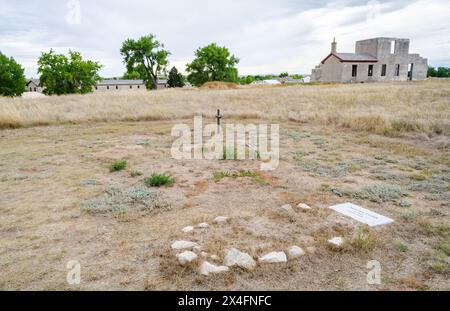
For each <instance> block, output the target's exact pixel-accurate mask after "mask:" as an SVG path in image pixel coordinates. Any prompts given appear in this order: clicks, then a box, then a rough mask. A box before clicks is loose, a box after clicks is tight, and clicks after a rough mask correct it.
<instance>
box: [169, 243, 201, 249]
mask: <svg viewBox="0 0 450 311" xmlns="http://www.w3.org/2000/svg"><path fill="white" fill-rule="evenodd" d="M195 247H198V244H197V243H194V242H189V241H176V242H174V243H173V244H172V249H176V250H185V249H188V250H189V249H190V250H192V249H194V248H195Z"/></svg>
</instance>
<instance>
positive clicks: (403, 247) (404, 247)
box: [394, 240, 408, 253]
mask: <svg viewBox="0 0 450 311" xmlns="http://www.w3.org/2000/svg"><path fill="white" fill-rule="evenodd" d="M394 247H395V249H396V250H397V251H398V252H400V253H406V252H407V251H408V246H407V245H406V244H405V243H403V241H401V240H395V241H394Z"/></svg>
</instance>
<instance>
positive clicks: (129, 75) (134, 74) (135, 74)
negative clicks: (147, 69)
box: [122, 70, 141, 80]
mask: <svg viewBox="0 0 450 311" xmlns="http://www.w3.org/2000/svg"><path fill="white" fill-rule="evenodd" d="M122 78H123V79H125V80H139V79H141V74H140V73H139V72H138V71H136V70H134V71H132V72H126V73H125V74H124V75H123V77H122Z"/></svg>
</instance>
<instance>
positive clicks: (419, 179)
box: [409, 173, 428, 181]
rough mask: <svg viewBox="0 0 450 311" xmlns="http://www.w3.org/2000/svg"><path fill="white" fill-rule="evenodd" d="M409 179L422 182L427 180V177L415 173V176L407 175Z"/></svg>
mask: <svg viewBox="0 0 450 311" xmlns="http://www.w3.org/2000/svg"><path fill="white" fill-rule="evenodd" d="M409 179H412V180H416V181H424V180H427V179H428V177H427V176H426V175H424V174H421V173H415V174H411V175H409Z"/></svg>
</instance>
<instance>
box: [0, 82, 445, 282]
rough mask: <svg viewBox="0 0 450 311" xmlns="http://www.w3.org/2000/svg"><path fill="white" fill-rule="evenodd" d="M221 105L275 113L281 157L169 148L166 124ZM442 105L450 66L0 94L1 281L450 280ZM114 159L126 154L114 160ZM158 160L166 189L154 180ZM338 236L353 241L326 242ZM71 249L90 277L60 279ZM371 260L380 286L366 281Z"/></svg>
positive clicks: (264, 119) (265, 117) (265, 116)
mask: <svg viewBox="0 0 450 311" xmlns="http://www.w3.org/2000/svg"><path fill="white" fill-rule="evenodd" d="M217 108H220V109H221V110H222V114H223V115H224V119H223V122H225V123H244V124H247V123H254V124H259V123H266V124H270V123H279V124H280V153H281V154H280V156H281V159H280V165H279V167H278V169H276V170H275V171H273V172H261V171H259V164H260V163H259V161H251V160H245V161H235V160H221V161H206V160H182V161H179V160H174V159H172V158H171V153H170V148H171V145H172V142H173V140H174V138H173V137H171V135H170V133H171V129H172V127H173V125H174V124H176V123H180V122H184V123H187V124H191V123H192V118H193V116H194V115H203V116H204V117H205V120H204V122H205V123H206V122H208V123H209V122H210V123H214V122H215V120H214V117H213V116H214V114H215V113H216V109H217ZM449 114H450V81H448V80H441V81H438V80H432V81H425V82H414V83H392V84H384V83H382V84H359V85H311V86H306V85H305V86H289V87H260V88H243V89H231V90H214V89H201V90H199V89H190V90H164V91H158V92H146V93H118V94H92V95H86V96H63V97H47V98H33V99H5V98H0V128H2V129H1V130H0V236H1V239H0V289H1V290H449V289H450V281H449V279H450V257H449V256H450V184H449V183H450V160H449V159H450V154H449V153H450V152H449V146H450V139H449V137H450V117H449ZM118 160H125V161H127V167H126V168H125V169H124V170H121V171H117V172H113V171H111V170H110V166H111V164H112V163H114V162H115V161H118ZM165 172H167V173H170V174H171V175H172V176H173V177H174V179H175V183H174V184H173V185H172V186H169V187H161V188H153V187H147V185H146V183H145V180H146V178H147V177H149V176H151V175H152V174H153V173H165ZM243 172H245V173H243ZM142 197H145V198H150V199H151V202H152V204H150V205H148V204H147V205H145V206H144V205H141V204H140V203H142V202H141V201H139V200H140V199H141V198H142ZM343 202H353V203H355V204H358V205H361V206H363V207H365V208H368V209H371V210H372V211H375V212H377V213H380V214H382V215H385V216H388V217H390V218H392V219H394V220H395V222H394V223H392V224H389V225H385V226H381V227H376V228H368V227H365V226H362V225H361V224H360V223H357V222H355V221H353V220H351V219H350V218H347V217H344V216H341V215H339V214H337V213H336V212H333V211H332V210H330V209H328V208H327V207H329V206H331V205H334V204H338V203H343ZM299 203H306V204H308V205H310V206H311V207H312V209H311V210H309V211H301V210H300V209H298V208H296V206H297V204H299ZM284 204H291V205H292V206H293V208H294V213H291V214H286V213H284V212H283V211H282V210H280V207H281V206H282V205H284ZM217 216H226V217H228V222H227V223H223V224H214V223H213V219H214V218H216V217H217ZM202 222H207V223H209V224H210V228H208V229H195V230H194V232H192V233H183V232H182V229H183V228H184V227H186V226H192V225H196V224H199V223H202ZM335 236H342V237H344V238H345V240H346V243H345V245H344V247H343V249H341V250H335V249H331V248H330V247H329V246H328V245H327V240H328V239H331V238H332V237H335ZM177 240H188V241H193V242H196V243H198V244H199V245H200V246H201V249H202V251H205V252H207V253H208V254H210V255H216V256H217V257H218V258H216V260H213V259H211V258H209V259H208V261H210V262H211V263H215V264H219V265H220V264H222V263H223V259H224V256H225V254H226V251H227V250H228V249H230V248H237V249H239V250H241V251H245V252H247V253H248V254H250V255H251V256H252V257H253V258H255V259H257V258H258V257H259V256H261V255H263V254H266V253H268V252H271V251H286V250H287V248H289V247H290V246H292V245H298V246H301V247H302V248H304V249H305V250H306V255H305V256H303V257H301V258H299V259H297V260H289V261H288V262H287V263H283V264H261V263H258V265H257V267H256V268H255V269H254V270H253V271H246V270H242V269H237V268H232V269H231V270H230V271H229V272H228V273H224V274H219V275H216V276H208V277H205V276H201V275H199V274H198V272H197V266H198V265H199V264H200V263H201V260H199V261H198V262H196V263H195V264H193V265H190V266H186V267H182V266H180V265H179V264H178V262H177V259H176V257H175V255H176V252H174V251H173V250H171V247H170V246H171V244H172V243H173V242H174V241H177ZM70 260H77V261H78V262H79V263H80V264H81V284H80V285H68V283H67V281H66V274H67V272H68V269H67V268H66V264H67V262H68V261H70ZM371 260H377V261H379V262H380V263H381V267H382V272H381V275H382V283H381V285H370V284H368V283H367V273H368V272H369V269H367V262H368V261H371Z"/></svg>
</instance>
